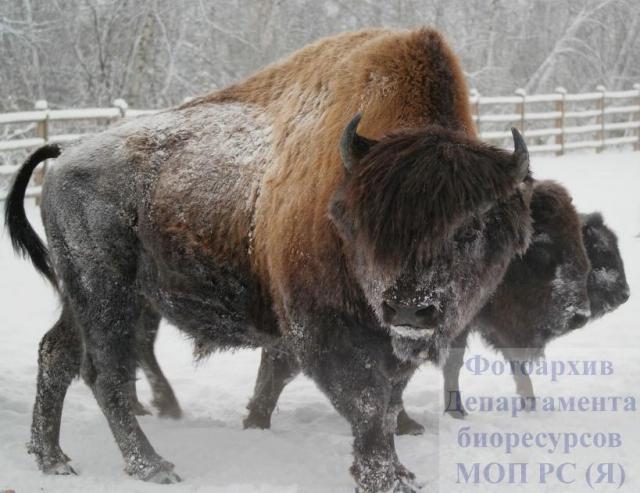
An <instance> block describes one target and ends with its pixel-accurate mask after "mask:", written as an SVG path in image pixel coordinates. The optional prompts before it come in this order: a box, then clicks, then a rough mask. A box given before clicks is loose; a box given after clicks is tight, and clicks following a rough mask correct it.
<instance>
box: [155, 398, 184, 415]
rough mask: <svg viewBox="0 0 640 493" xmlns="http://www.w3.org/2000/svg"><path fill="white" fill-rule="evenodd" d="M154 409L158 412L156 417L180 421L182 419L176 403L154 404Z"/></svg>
mask: <svg viewBox="0 0 640 493" xmlns="http://www.w3.org/2000/svg"><path fill="white" fill-rule="evenodd" d="M154 406H155V408H156V409H157V410H158V416H160V417H161V418H171V419H180V418H181V417H182V409H180V406H179V405H178V403H177V402H171V403H160V404H156V403H155V402H154Z"/></svg>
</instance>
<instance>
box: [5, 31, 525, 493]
mask: <svg viewBox="0 0 640 493" xmlns="http://www.w3.org/2000/svg"><path fill="white" fill-rule="evenodd" d="M355 36H356V38H357V36H358V35H357V34H356V35H355ZM360 36H363V35H360ZM339 39H340V43H343V44H348V43H351V42H352V41H353V39H354V35H346V36H343V37H339ZM363 39H364V42H362V43H361V45H360V46H358V48H357V49H353V50H352V51H351V52H350V53H349V54H348V56H345V57H344V58H343V59H340V60H337V59H336V58H334V57H331V56H326V53H324V51H325V50H323V43H322V42H319V43H316V44H314V45H311V47H309V48H308V49H303V50H302V51H301V52H299V53H297V54H294V55H293V56H292V57H291V58H290V59H289V60H285V61H284V62H281V63H279V64H276V65H274V66H272V67H269V68H267V69H265V70H264V71H263V72H261V73H259V74H257V75H256V76H254V77H251V78H249V79H248V80H247V81H245V82H242V83H239V84H237V85H235V86H231V87H230V88H227V89H223V90H221V91H219V92H217V93H214V94H213V95H210V96H207V97H204V98H200V99H198V100H196V101H194V102H192V103H189V104H187V105H185V106H182V107H179V108H174V109H170V110H167V111H164V112H161V113H159V114H155V115H152V116H147V117H142V118H140V119H136V120H132V121H128V122H124V123H122V124H119V125H116V126H113V127H111V128H110V129H108V130H106V131H104V132H102V133H100V134H97V135H95V136H91V137H89V138H87V139H85V140H84V141H82V142H81V143H79V144H77V145H74V146H72V147H70V148H69V149H67V150H66V151H65V153H64V155H63V156H62V157H61V158H60V159H59V160H58V161H57V163H56V165H55V166H52V167H50V169H49V170H48V172H47V175H46V177H45V183H44V186H43V191H42V204H41V207H42V219H43V224H44V227H45V231H46V236H47V241H48V250H47V249H46V248H45V247H44V246H43V243H42V242H41V240H40V239H39V238H38V237H37V235H36V233H35V232H34V231H33V229H32V228H31V226H30V225H29V224H28V222H27V221H26V217H25V214H24V207H23V198H24V191H25V188H26V184H27V181H28V179H29V176H30V174H31V173H32V171H33V169H34V167H35V166H36V165H37V163H38V162H39V161H41V160H42V159H44V158H46V157H49V156H51V155H54V154H56V153H57V149H55V148H52V147H48V148H47V147H45V148H44V149H42V150H40V151H39V152H36V154H34V155H33V156H32V158H30V159H29V160H28V161H27V162H26V163H25V165H24V166H23V167H22V168H21V170H20V171H19V174H18V177H17V179H16V182H15V184H14V186H13V188H12V190H11V192H10V195H9V197H8V201H7V205H6V207H7V208H6V222H7V224H8V227H9V232H10V235H11V238H12V241H13V242H14V245H15V246H16V247H17V249H18V250H21V251H23V252H26V253H27V254H28V255H29V256H30V257H31V259H32V261H33V263H34V265H35V266H36V267H37V268H38V269H39V270H40V272H42V273H43V274H44V275H45V276H46V277H47V278H49V279H50V280H52V282H54V283H55V285H56V286H57V287H58V292H59V294H60V299H61V303H62V306H63V308H62V314H61V317H60V319H59V321H58V322H57V323H56V325H55V326H54V328H53V329H52V331H50V332H49V333H48V334H47V336H45V338H44V340H43V342H42V344H41V348H40V359H39V365H40V369H39V388H38V394H37V398H36V405H35V407H34V418H33V428H32V440H31V444H30V451H31V452H32V453H33V454H34V455H35V456H36V459H37V461H38V464H39V466H40V468H41V469H43V470H45V471H48V472H62V473H69V472H71V471H72V470H71V468H70V466H69V464H68V461H69V459H68V457H66V456H65V455H64V453H63V452H62V450H61V449H60V447H59V443H58V434H59V425H60V413H61V411H62V402H63V400H64V394H65V392H66V389H67V387H68V385H69V382H70V381H71V379H72V378H73V376H74V375H76V374H77V373H80V374H81V376H82V378H83V379H84V381H85V382H86V383H87V384H88V385H89V386H90V388H91V390H92V391H93V394H94V396H95V398H96V400H97V402H98V404H99V406H100V408H101V409H102V411H103V413H104V415H105V417H106V419H107V421H108V423H109V426H110V428H111V430H112V432H113V435H114V438H115V440H116V443H117V445H118V446H119V448H120V450H121V452H122V455H123V458H124V460H125V470H126V472H127V473H129V474H131V475H132V476H135V477H137V478H140V479H143V480H148V481H155V482H161V483H171V482H175V481H178V480H179V477H178V476H177V475H176V474H175V473H174V472H173V465H172V464H171V463H169V462H168V461H166V460H164V459H163V458H162V457H160V456H159V455H158V454H157V453H156V452H155V450H154V449H153V447H152V446H151V444H150V443H149V441H148V440H147V438H146V436H145V435H144V433H143V432H142V430H141V428H140V426H139V424H138V422H137V419H136V418H135V415H134V412H133V408H132V405H131V401H130V399H129V393H130V392H129V389H130V385H131V382H132V381H133V380H134V378H135V367H136V354H135V346H136V344H135V338H136V331H137V329H136V327H138V326H139V325H140V324H142V323H144V321H145V320H152V319H153V317H157V316H162V317H166V318H167V319H168V320H169V321H170V322H171V323H173V324H174V325H176V326H177V327H178V328H179V329H180V330H182V331H184V332H185V333H186V334H188V335H189V336H190V337H191V338H192V339H193V341H194V344H195V346H196V348H197V350H198V352H199V353H201V354H202V353H207V352H212V351H214V350H224V349H231V348H246V347H266V348H269V347H273V346H280V345H284V346H285V347H287V350H288V351H289V352H291V353H292V354H295V357H296V359H297V362H298V364H299V365H300V367H301V368H302V371H304V372H305V374H307V375H308V376H309V377H311V378H312V379H313V380H314V381H315V382H316V384H317V385H318V386H319V388H320V389H321V390H322V391H323V392H324V393H325V394H326V395H327V397H328V398H329V399H330V401H331V403H332V404H333V406H334V407H335V408H336V409H337V410H338V412H339V413H340V414H342V415H343V416H344V417H345V418H346V419H347V420H348V422H349V423H350V424H351V427H352V431H353V435H354V448H353V453H354V462H353V465H352V467H351V472H352V474H353V476H354V478H355V480H356V482H357V483H358V485H359V486H360V487H361V488H362V490H363V491H366V492H373V491H386V490H389V489H391V488H395V489H397V490H399V491H400V490H402V491H409V490H413V489H414V486H413V485H412V481H413V474H412V473H410V472H409V471H408V470H407V469H406V468H405V467H404V466H403V465H402V464H401V463H400V461H399V459H398V457H397V455H396V452H395V446H394V438H393V435H394V430H395V424H396V416H397V413H398V412H399V410H400V408H401V396H402V392H403V390H404V387H405V385H406V383H407V382H408V380H409V378H410V377H411V375H412V373H413V371H414V370H415V368H416V367H417V365H419V364H420V363H422V362H423V361H425V360H426V359H428V358H429V357H433V355H434V354H439V353H441V352H446V349H447V347H448V346H449V344H450V342H451V341H452V340H453V339H455V337H456V336H457V335H458V333H459V332H460V331H461V330H462V329H463V328H464V327H465V326H466V325H467V323H468V322H469V321H470V320H471V319H472V317H473V316H474V315H475V314H476V312H477V311H478V310H479V309H480V308H481V307H482V306H483V305H484V304H485V303H486V301H487V298H488V296H489V295H490V294H491V293H492V292H493V290H494V289H495V288H496V287H497V286H498V284H499V282H500V281H501V279H502V277H503V275H504V273H505V271H506V269H507V267H508V265H509V263H510V261H511V259H512V258H513V257H514V256H515V255H518V254H520V253H522V252H524V251H525V250H526V248H527V246H528V243H529V240H530V236H531V232H532V225H531V213H530V209H529V201H530V193H531V190H530V189H531V179H530V177H529V157H528V152H527V150H526V146H525V144H524V141H523V140H522V138H521V136H520V135H519V134H518V132H517V131H515V130H514V143H515V151H514V152H513V153H512V152H506V151H503V150H500V149H497V148H494V147H491V146H487V145H485V144H483V143H481V142H479V141H478V140H477V139H476V138H475V137H474V136H473V135H472V132H471V131H470V129H472V125H473V124H472V120H471V117H470V113H469V111H468V99H467V96H468V95H467V93H466V86H465V84H464V79H463V76H462V73H461V71H460V69H459V65H458V63H457V60H456V59H455V57H454V55H453V54H452V53H451V51H450V49H449V48H448V47H447V46H446V44H445V43H444V41H443V40H442V39H441V38H440V36H439V35H438V34H437V33H435V32H434V31H431V30H425V29H420V30H415V31H408V32H387V31H384V32H383V33H382V34H379V35H376V36H372V37H371V39H370V40H369V41H366V36H364V38H363ZM345 40H347V41H348V42H347V41H345ZM332 43H333V44H332ZM340 43H337V44H340ZM335 45H336V42H335V40H333V41H330V42H329V45H328V46H330V47H331V46H335ZM328 51H329V52H330V51H331V50H328ZM315 55H317V56H318V63H317V64H315V65H313V67H311V66H310V64H309V63H308V60H309V58H311V59H313V57H314V56H315ZM301 60H304V61H305V63H304V64H302V66H301V65H300V63H299V62H300V61H301ZM301 67H302V68H301ZM305 67H306V68H305ZM300 71H301V72H302V74H301V73H299V72H300ZM292 79H294V80H297V81H302V82H300V83H292ZM354 93H355V94H356V95H358V94H359V95H360V96H359V97H353V94H354ZM358 113H359V114H358ZM354 114H356V116H355V117H353V115H354ZM358 130H360V131H361V132H364V133H365V134H366V137H365V136H363V135H361V134H360V133H359V132H358ZM52 332H53V333H54V336H52V337H48V336H49V334H51V333H52ZM56 332H57V333H61V332H63V333H66V334H70V333H75V334H77V336H76V337H78V338H79V339H80V340H81V341H82V344H75V345H72V346H70V347H64V346H60V345H59V339H60V336H55V333H56Z"/></svg>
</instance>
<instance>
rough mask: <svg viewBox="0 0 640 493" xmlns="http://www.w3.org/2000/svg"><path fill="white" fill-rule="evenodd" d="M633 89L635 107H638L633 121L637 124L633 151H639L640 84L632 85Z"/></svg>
mask: <svg viewBox="0 0 640 493" xmlns="http://www.w3.org/2000/svg"><path fill="white" fill-rule="evenodd" d="M633 88H634V89H635V90H636V92H637V93H638V94H636V105H638V111H637V112H636V117H635V118H634V120H635V121H636V123H637V124H638V128H636V134H637V135H638V140H637V141H636V143H635V144H634V146H633V150H634V151H640V84H638V83H636V84H634V85H633Z"/></svg>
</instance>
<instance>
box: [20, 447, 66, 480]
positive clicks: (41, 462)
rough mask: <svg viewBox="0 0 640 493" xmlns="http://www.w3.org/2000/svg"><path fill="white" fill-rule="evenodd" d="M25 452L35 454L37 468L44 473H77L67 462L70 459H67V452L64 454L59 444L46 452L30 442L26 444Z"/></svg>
mask: <svg viewBox="0 0 640 493" xmlns="http://www.w3.org/2000/svg"><path fill="white" fill-rule="evenodd" d="M27 452H28V453H29V454H32V455H34V456H35V458H36V462H37V463H38V469H40V470H41V471H42V472H43V473H45V474H51V475H57V476H68V475H70V474H74V475H76V474H77V473H76V472H75V471H74V470H73V467H71V466H70V465H69V464H68V462H70V461H71V459H69V457H68V456H67V454H65V453H64V452H63V451H62V449H61V448H60V447H59V446H55V447H53V449H51V450H49V451H48V452H43V448H42V447H37V446H36V445H34V444H33V442H32V443H28V444H27Z"/></svg>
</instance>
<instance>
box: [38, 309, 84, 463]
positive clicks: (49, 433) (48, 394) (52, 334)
mask: <svg viewBox="0 0 640 493" xmlns="http://www.w3.org/2000/svg"><path fill="white" fill-rule="evenodd" d="M80 360H81V343H80V337H79V334H78V331H77V328H76V327H75V326H74V324H73V320H72V318H71V316H70V310H69V308H68V307H67V306H66V305H63V310H62V314H61V315H60V318H59V319H58V321H57V322H56V323H55V325H54V326H53V327H52V328H51V330H49V331H48V332H47V333H46V334H45V335H44V337H43V338H42V340H41V341H40V346H39V349H38V383H37V391H36V402H35V404H34V406H33V415H32V423H31V440H30V442H29V443H28V444H27V450H28V452H29V453H30V454H32V455H34V456H35V458H36V461H37V463H38V467H39V469H40V470H42V471H43V472H44V473H46V474H57V475H68V474H75V471H74V469H73V468H72V467H71V465H69V462H70V459H69V457H67V455H66V454H65V453H64V452H63V451H62V449H61V448H60V421H61V419H62V408H63V405H64V399H65V396H66V393H67V389H68V388H69V385H70V384H71V382H72V381H73V379H74V378H75V377H77V376H78V374H79V371H80Z"/></svg>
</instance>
